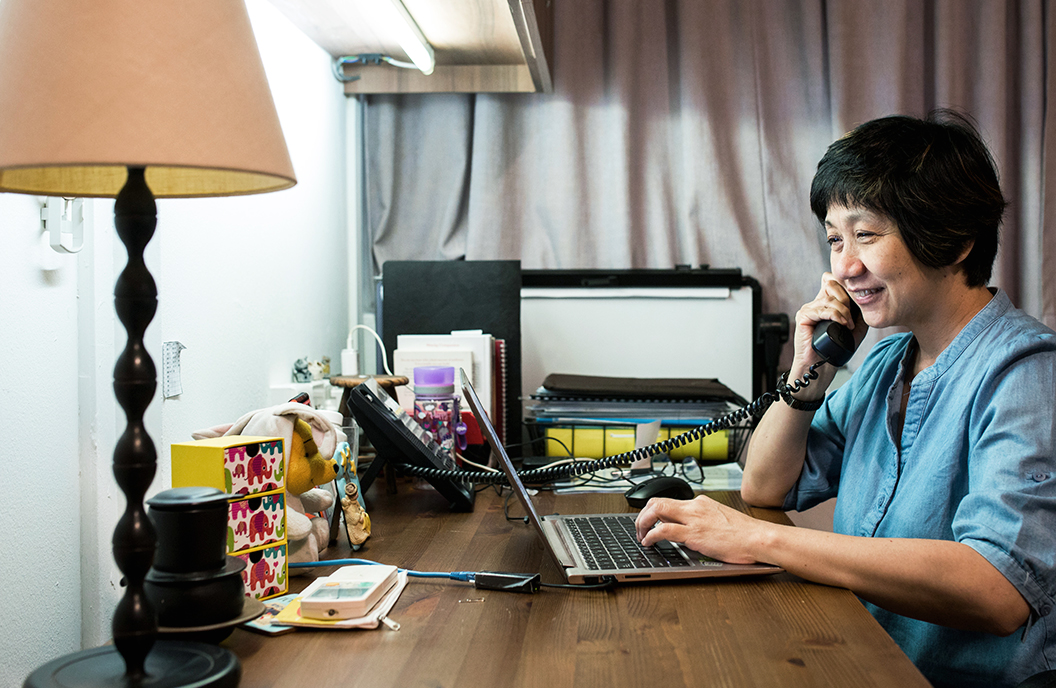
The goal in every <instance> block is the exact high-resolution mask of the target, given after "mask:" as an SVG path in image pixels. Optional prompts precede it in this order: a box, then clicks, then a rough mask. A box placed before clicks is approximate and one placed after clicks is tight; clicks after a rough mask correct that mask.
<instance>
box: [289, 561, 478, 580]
mask: <svg viewBox="0 0 1056 688" xmlns="http://www.w3.org/2000/svg"><path fill="white" fill-rule="evenodd" d="M349 564H367V565H370V566H382V564H381V562H377V561H371V560H370V559H328V560H326V561H294V562H290V563H289V564H287V565H286V566H287V567H288V568H291V569H307V568H312V567H313V566H347V565H349ZM399 570H400V571H402V572H404V573H406V574H407V575H408V576H412V577H414V578H449V579H451V580H457V581H465V582H467V583H472V582H473V577H474V576H475V575H476V574H475V573H474V572H473V571H452V572H451V573H443V572H440V571H413V570H411V569H399Z"/></svg>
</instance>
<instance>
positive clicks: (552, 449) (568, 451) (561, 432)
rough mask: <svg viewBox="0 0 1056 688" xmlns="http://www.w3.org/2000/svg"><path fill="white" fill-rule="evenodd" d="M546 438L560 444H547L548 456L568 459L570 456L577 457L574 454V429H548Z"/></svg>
mask: <svg viewBox="0 0 1056 688" xmlns="http://www.w3.org/2000/svg"><path fill="white" fill-rule="evenodd" d="M546 436H547V437H549V438H552V439H554V440H558V441H559V442H560V443H561V444H563V445H565V446H563V447H562V446H561V444H558V442H550V441H548V442H547V443H546V455H547V456H560V457H561V458H565V459H567V458H568V457H569V455H572V456H575V454H574V453H573V452H572V428H547V429H546Z"/></svg>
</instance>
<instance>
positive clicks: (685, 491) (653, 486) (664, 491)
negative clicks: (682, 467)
mask: <svg viewBox="0 0 1056 688" xmlns="http://www.w3.org/2000/svg"><path fill="white" fill-rule="evenodd" d="M623 495H624V496H625V497H626V498H627V503H628V504H630V505H631V506H633V507H634V508H636V509H641V508H642V507H643V506H645V503H646V502H648V501H649V500H650V499H652V498H653V497H668V498H669V499H693V486H692V485H690V484H689V483H687V482H686V481H685V480H683V479H682V478H676V477H675V476H673V475H658V476H656V477H655V478H649V480H645V481H643V482H640V483H638V484H637V485H635V486H634V487H632V488H631V489H629V490H627V491H626V492H624V493H623Z"/></svg>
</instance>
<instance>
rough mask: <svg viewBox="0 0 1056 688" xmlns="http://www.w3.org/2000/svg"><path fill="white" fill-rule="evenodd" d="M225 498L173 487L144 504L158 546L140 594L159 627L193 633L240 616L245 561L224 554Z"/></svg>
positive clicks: (205, 489)
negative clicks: (148, 601)
mask: <svg viewBox="0 0 1056 688" xmlns="http://www.w3.org/2000/svg"><path fill="white" fill-rule="evenodd" d="M229 497H230V495H228V494H226V493H225V492H223V491H221V490H218V489H216V488H212V487H178V488H174V489H171V490H166V491H164V492H159V493H158V494H157V495H156V496H154V497H153V498H151V499H149V500H147V505H148V506H149V507H150V508H149V509H148V510H147V513H148V514H149V515H150V518H151V520H152V521H153V522H154V528H155V530H156V531H157V536H158V544H157V549H156V551H155V553H154V565H153V566H151V568H150V570H149V571H148V572H147V576H146V579H145V580H144V581H143V592H144V593H145V594H146V596H147V598H148V599H149V600H150V602H151V604H152V605H153V606H154V609H155V611H156V612H157V614H158V625H159V626H164V627H169V628H173V629H179V628H198V627H202V626H210V625H215V624H223V623H226V622H228V621H231V620H232V619H236V618H238V617H239V616H241V615H242V614H243V606H244V604H245V599H246V589H245V584H244V583H243V581H242V572H243V571H244V570H245V568H246V562H244V561H243V560H242V559H239V558H238V557H231V556H228V555H227V520H228V513H229V507H228V498H229Z"/></svg>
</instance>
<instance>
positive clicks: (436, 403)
mask: <svg viewBox="0 0 1056 688" xmlns="http://www.w3.org/2000/svg"><path fill="white" fill-rule="evenodd" d="M458 401H459V397H458V395H457V394H455V369H454V368H452V367H450V366H420V367H418V368H415V369H414V419H415V420H416V421H417V422H418V424H419V425H421V426H422V428H424V429H425V431H426V432H428V433H429V434H430V435H431V436H432V438H433V440H435V441H436V443H437V444H439V445H440V448H441V449H442V450H443V451H444V452H445V453H447V454H448V456H450V457H451V460H452V461H454V459H455V443H456V442H457V443H458V447H459V449H465V448H466V425H465V423H463V422H462V416H461V413H460V411H459V407H458Z"/></svg>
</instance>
